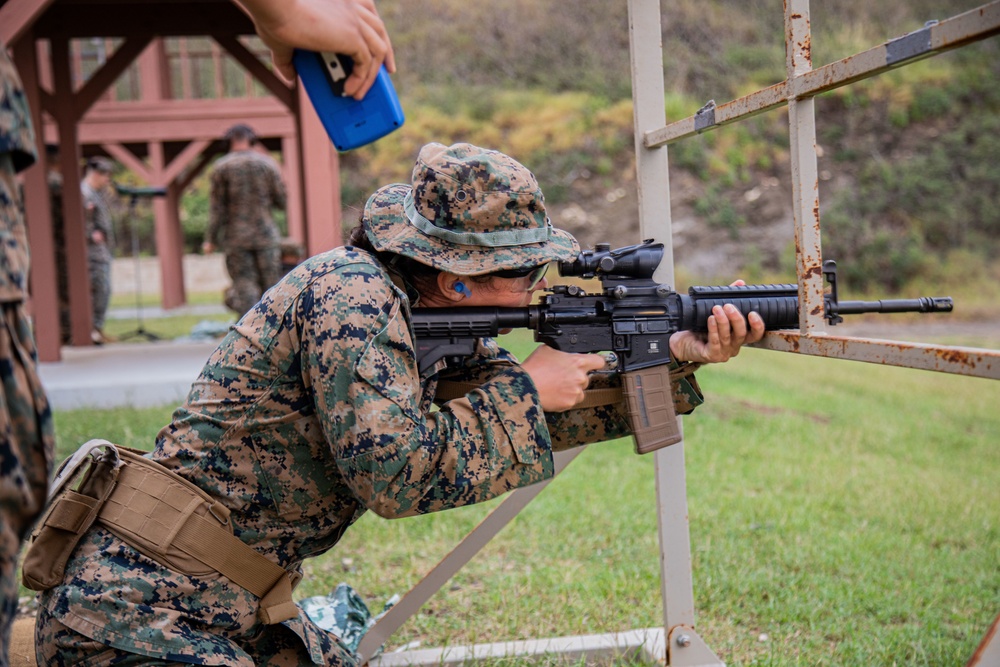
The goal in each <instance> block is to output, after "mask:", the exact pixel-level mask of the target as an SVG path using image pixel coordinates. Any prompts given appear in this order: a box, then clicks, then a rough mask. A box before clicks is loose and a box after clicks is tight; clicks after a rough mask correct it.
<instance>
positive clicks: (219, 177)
mask: <svg viewBox="0 0 1000 667" xmlns="http://www.w3.org/2000/svg"><path fill="white" fill-rule="evenodd" d="M208 196H209V202H208V229H207V230H205V240H206V241H208V242H209V243H212V244H215V245H220V239H219V236H220V235H221V232H222V230H223V228H224V227H225V226H226V223H227V222H228V215H229V204H228V201H227V198H226V184H225V179H224V177H223V174H222V170H221V169H219V168H218V167H217V168H216V169H215V171H213V172H212V178H211V187H210V188H209V195H208Z"/></svg>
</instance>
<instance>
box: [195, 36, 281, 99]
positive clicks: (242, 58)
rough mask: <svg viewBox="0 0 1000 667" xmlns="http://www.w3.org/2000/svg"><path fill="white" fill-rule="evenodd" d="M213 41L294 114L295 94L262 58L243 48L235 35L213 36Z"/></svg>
mask: <svg viewBox="0 0 1000 667" xmlns="http://www.w3.org/2000/svg"><path fill="white" fill-rule="evenodd" d="M212 39H214V40H215V41H216V42H218V43H219V45H220V46H222V48H224V49H225V50H226V51H228V52H229V55H231V56H232V57H233V58H235V59H236V61H237V62H238V63H239V64H241V65H243V67H244V68H245V69H246V70H247V71H248V72H250V74H252V75H253V76H254V78H256V79H257V80H258V81H260V82H261V84H263V85H264V87H265V88H267V89H268V90H269V91H270V92H271V94H272V95H274V96H275V97H276V98H277V99H278V100H279V101H280V102H281V103H282V104H284V105H285V106H286V107H287V108H288V110H289V111H292V112H294V111H295V108H294V106H293V105H294V104H295V94H294V92H293V91H292V89H291V88H289V87H288V85H286V84H285V83H284V82H283V81H282V80H281V79H279V78H278V77H277V76H275V74H274V72H272V71H271V70H269V69H268V68H267V66H266V65H264V63H262V62H261V61H260V58H258V57H257V56H255V55H254V54H253V53H251V52H250V50H249V49H248V48H247V47H245V46H243V43H242V42H240V40H238V39H236V37H235V36H233V35H212Z"/></svg>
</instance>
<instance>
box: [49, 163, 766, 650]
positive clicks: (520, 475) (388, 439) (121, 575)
mask: <svg viewBox="0 0 1000 667" xmlns="http://www.w3.org/2000/svg"><path fill="white" fill-rule="evenodd" d="M352 242H353V243H354V244H355V245H350V246H346V247H341V248H336V249H334V250H331V251H329V252H326V253H324V254H321V255H317V256H315V257H312V258H310V259H308V260H306V261H305V262H304V263H302V264H300V265H299V266H298V267H296V268H295V269H294V270H292V271H291V272H290V273H289V274H288V275H287V276H285V277H284V278H283V279H282V280H281V281H280V282H279V283H278V284H277V285H275V286H274V287H273V288H272V289H270V290H268V291H267V293H266V294H265V295H264V296H263V298H262V299H261V300H260V302H259V303H258V304H257V305H256V306H254V307H253V308H252V309H251V310H250V311H249V312H248V313H247V314H246V315H245V316H244V317H243V318H242V319H241V320H240V322H238V323H237V324H236V325H235V326H234V327H233V329H232V330H231V331H230V333H229V334H228V335H227V336H226V338H225V339H224V340H223V341H222V343H221V344H220V345H219V347H218V349H217V350H216V351H215V352H214V353H213V354H212V356H211V357H210V358H209V360H208V362H207V363H206V365H205V367H204V369H203V371H202V373H201V375H200V376H199V378H198V379H197V380H196V381H195V383H194V385H193V386H192V387H191V391H190V393H189V394H188V398H187V401H186V403H185V405H184V406H182V407H181V408H179V409H178V410H177V411H176V412H175V413H174V417H173V421H172V423H171V424H170V425H168V426H167V427H166V428H164V429H163V430H162V431H161V432H160V434H159V436H158V437H157V441H156V447H155V450H154V451H153V452H152V453H151V454H150V455H149V458H150V459H152V460H153V461H156V462H158V463H159V464H160V465H162V466H163V467H165V468H166V469H169V470H171V471H173V472H174V473H176V474H177V475H179V476H180V477H181V478H183V479H184V480H186V481H188V482H191V483H193V484H195V485H197V487H199V488H200V489H201V490H202V491H203V492H205V493H207V494H208V496H209V497H210V500H211V501H212V502H214V503H216V504H221V505H223V506H224V508H225V512H223V513H222V514H228V520H227V522H226V523H227V525H231V526H232V531H233V532H234V534H235V535H236V536H237V537H238V538H239V539H240V540H242V542H244V543H246V544H248V545H250V546H251V547H253V549H254V550H255V551H256V552H258V553H259V554H262V555H263V556H264V557H265V558H266V559H268V560H269V561H272V562H273V563H276V564H277V565H279V566H280V567H281V568H284V569H285V570H286V571H288V572H289V573H293V574H292V578H293V579H295V580H296V581H297V578H298V573H300V572H301V569H300V567H301V564H302V561H303V560H304V559H306V558H309V557H312V556H317V555H320V554H322V553H324V552H326V551H327V550H329V549H330V548H331V547H333V546H334V545H335V544H336V543H337V541H338V540H339V539H340V537H341V536H342V535H343V533H344V531H345V530H346V529H347V528H348V527H349V526H350V525H351V524H352V523H353V522H354V521H356V520H357V519H358V517H360V516H361V515H362V514H363V513H364V512H365V511H367V510H372V511H374V512H376V513H377V514H379V515H380V516H383V517H386V518H395V517H403V516H411V515H416V514H425V513H429V512H435V511H439V510H444V509H448V508H451V507H459V506H462V505H468V504H472V503H477V502H481V501H484V500H488V499H490V498H493V497H495V496H497V495H500V494H503V493H506V492H507V491H511V490H513V489H517V488H520V487H523V486H526V485H529V484H534V483H536V482H540V481H543V480H545V479H548V478H549V477H551V475H552V474H553V462H552V452H553V450H558V449H561V448H566V447H571V446H576V445H580V444H583V443H586V442H596V441H602V440H608V439H612V438H616V437H619V436H622V435H625V434H627V433H628V431H627V424H626V421H625V419H624V417H623V415H622V414H621V413H620V412H619V410H618V409H617V407H616V406H602V407H599V408H583V409H574V406H575V405H577V404H578V403H579V402H580V400H581V397H582V396H583V391H584V390H585V389H586V387H587V385H588V383H589V381H590V376H589V373H590V371H593V370H596V369H598V368H600V367H602V366H603V363H604V361H603V359H602V358H601V357H599V356H597V355H579V354H568V353H564V352H560V351H557V350H554V349H551V348H548V347H545V346H540V347H539V348H538V349H537V350H536V351H535V352H533V353H532V354H531V355H530V356H529V357H528V358H527V359H526V360H525V361H524V362H523V363H519V362H518V361H517V360H516V359H515V358H514V357H513V356H512V355H511V354H510V353H508V352H507V351H505V350H503V349H501V348H500V347H499V346H498V345H497V343H496V341H494V340H492V339H483V340H481V342H480V345H479V347H478V350H477V353H476V355H475V356H474V357H472V358H469V359H467V360H465V361H464V362H463V363H462V364H461V365H459V366H448V362H446V361H441V362H439V363H438V364H437V365H435V366H434V367H432V368H430V369H427V370H425V371H424V372H423V373H421V372H419V371H418V368H417V362H416V353H415V350H414V342H413V335H412V332H411V329H410V324H409V312H410V308H411V306H414V305H416V304H418V303H419V305H421V306H423V307H437V306H444V305H455V304H466V305H496V306H516V305H522V304H525V303H527V301H529V300H530V299H531V296H532V292H533V290H534V289H536V288H537V287H539V286H541V287H544V286H545V281H544V277H543V276H542V271H543V269H544V266H546V265H547V264H548V263H549V262H550V261H553V260H562V259H569V258H571V257H574V256H575V255H576V253H577V252H578V247H577V244H576V242H575V240H574V239H573V238H572V237H571V236H570V235H569V234H567V233H565V232H562V231H559V230H556V229H554V228H553V227H552V226H551V224H550V222H549V219H548V217H547V216H546V211H545V205H544V200H543V197H542V193H541V190H540V189H539V187H538V183H537V182H536V180H535V178H534V176H533V175H532V174H531V172H530V171H528V169H527V168H525V167H524V166H523V165H521V164H520V163H518V162H517V161H515V160H513V159H512V158H510V157H508V156H506V155H504V154H502V153H498V152H495V151H488V150H484V149H481V148H477V147H475V146H471V145H469V144H456V145H454V146H450V147H445V146H443V145H441V144H429V145H427V146H425V147H424V148H423V149H422V150H421V151H420V154H419V156H418V158H417V162H416V165H415V167H414V170H413V178H412V185H399V184H397V185H389V186H386V187H383V188H381V189H379V190H378V191H376V192H375V193H374V194H373V195H372V196H371V198H369V200H368V202H367V204H366V206H365V210H364V213H363V215H362V221H361V225H359V227H358V228H357V229H355V230H354V235H353V237H352ZM740 322H741V323H742V318H740ZM720 328H721V327H720ZM725 332H726V340H727V343H726V345H724V346H723V345H721V344H720V343H719V341H718V340H717V341H715V343H708V342H706V343H704V345H705V347H704V350H703V351H704V352H705V353H706V354H708V355H711V354H715V355H717V356H718V357H719V359H718V360H723V359H722V357H728V356H731V355H732V354H734V353H735V352H736V351H738V348H739V345H740V344H741V343H742V342H743V340H744V339H746V340H752V339H753V338H754V335H751V334H747V333H746V332H745V329H744V331H743V332H742V333H741V332H737V331H736V330H735V327H730V324H729V320H728V319H727V320H726V326H725ZM757 337H759V336H757ZM692 349H693V348H692ZM680 358H681V359H685V358H688V357H683V356H682V357H680ZM696 360H699V361H707V360H709V359H707V358H698V359H696ZM445 378H447V379H457V380H462V381H472V382H474V383H476V384H478V388H477V389H475V390H473V391H471V392H469V393H468V394H466V395H464V396H462V397H460V398H456V399H453V400H446V401H438V408H439V409H438V410H436V411H432V405H433V404H434V403H435V395H436V391H437V388H438V385H439V382H440V381H441V380H442V379H445ZM688 391H689V392H691V393H692V394H694V399H691V398H689V397H688V394H687V393H685V392H684V391H681V390H680V389H678V390H676V395H677V396H678V401H679V403H680V405H679V409H680V410H681V411H683V412H689V411H690V410H691V409H692V408H693V407H694V406H693V403H694V402H695V401H696V400H697V401H700V397H698V396H697V392H696V391H695V388H694V387H693V386H688ZM289 607H290V608H291V610H290V613H288V614H287V615H284V616H272V615H271V614H270V613H266V614H262V613H261V611H262V610H265V603H264V602H263V601H262V600H261V599H260V598H259V597H258V596H256V595H254V594H253V593H251V592H250V591H249V590H247V589H245V588H243V587H241V586H239V585H237V584H235V583H234V582H233V581H232V580H230V579H228V578H226V577H225V576H223V575H221V574H219V573H217V572H213V571H212V570H211V568H208V567H205V566H199V565H198V564H197V563H195V564H189V565H187V566H184V565H182V564H180V563H178V562H174V561H170V560H169V559H157V558H154V557H151V556H149V555H147V554H146V553H143V552H142V551H140V550H139V549H138V548H136V547H135V546H133V545H132V544H129V543H127V542H126V541H124V540H123V539H122V538H121V537H119V536H118V535H117V534H116V533H115V532H112V530H110V529H109V528H108V526H106V525H103V524H101V523H98V524H97V525H96V527H94V528H92V529H91V530H90V531H89V532H88V533H87V534H86V535H85V536H84V538H83V540H82V541H81V543H80V545H79V547H78V548H77V550H76V553H75V554H74V555H73V556H72V558H71V559H70V561H69V564H68V566H67V568H66V573H65V576H64V578H63V580H62V582H61V583H59V584H57V585H56V586H55V587H53V588H52V589H50V590H48V591H46V592H44V593H43V594H42V597H41V604H40V611H39V617H38V628H37V635H36V638H37V640H38V642H39V653H38V658H39V660H40V661H41V662H43V663H44V664H47V665H63V664H66V665H68V664H77V663H79V662H82V661H83V660H92V662H88V663H87V664H88V665H107V664H112V663H114V664H118V663H117V662H116V661H117V660H122V659H128V660H130V662H128V664H142V662H143V658H141V656H145V659H146V660H148V662H149V663H153V662H156V664H162V662H157V661H173V662H185V663H194V664H208V665H239V666H241V667H242V666H248V665H253V664H267V665H286V664H287V665H297V664H310V663H312V664H332V665H352V664H355V659H354V657H353V656H352V655H351V654H350V652H349V651H348V650H347V649H346V648H345V647H344V646H343V645H342V644H341V643H340V642H339V641H338V640H337V638H335V637H334V636H333V635H331V634H329V633H326V632H324V631H322V630H321V629H319V628H318V627H317V626H316V625H315V624H314V623H313V622H312V621H311V620H310V619H309V618H308V617H307V616H306V615H305V614H304V613H303V612H302V611H301V610H300V609H297V608H296V607H295V606H293V605H289ZM265 616H266V618H264V617H265ZM265 621H269V622H265ZM276 621H280V622H276Z"/></svg>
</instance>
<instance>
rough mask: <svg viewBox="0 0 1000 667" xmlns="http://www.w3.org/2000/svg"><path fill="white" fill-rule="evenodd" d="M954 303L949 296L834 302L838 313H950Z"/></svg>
mask: <svg viewBox="0 0 1000 667" xmlns="http://www.w3.org/2000/svg"><path fill="white" fill-rule="evenodd" d="M953 307H954V304H953V302H952V300H951V297H950V296H922V297H918V298H916V299H879V300H878V301H841V302H840V303H838V304H836V310H835V312H836V313H837V314H838V315H857V314H860V313H950V312H951V311H952V308H953Z"/></svg>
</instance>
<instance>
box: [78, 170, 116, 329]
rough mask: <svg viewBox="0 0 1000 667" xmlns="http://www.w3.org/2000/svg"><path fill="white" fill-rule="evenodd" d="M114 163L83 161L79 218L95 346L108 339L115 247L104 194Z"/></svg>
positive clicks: (113, 229)
mask: <svg viewBox="0 0 1000 667" xmlns="http://www.w3.org/2000/svg"><path fill="white" fill-rule="evenodd" d="M113 171H114V163H113V162H112V161H111V160H109V159H107V158H105V157H92V158H90V159H89V160H87V166H86V168H85V170H84V174H83V180H82V181H80V194H81V195H83V219H84V224H85V225H86V230H87V268H88V269H89V271H90V299H91V307H92V308H93V318H94V322H93V325H94V330H93V331H92V332H91V333H90V338H91V340H92V341H93V342H94V344H95V345H103V344H104V343H106V342H108V341H109V339H108V337H107V336H105V335H104V318H105V317H106V316H107V314H108V304H109V303H110V302H111V258H112V249H113V248H114V247H115V228H114V222H113V220H112V218H111V209H110V207H109V206H108V200H107V199H105V194H104V191H105V190H106V189H107V187H108V185H109V184H110V183H111V172H113Z"/></svg>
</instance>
